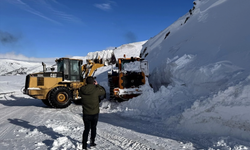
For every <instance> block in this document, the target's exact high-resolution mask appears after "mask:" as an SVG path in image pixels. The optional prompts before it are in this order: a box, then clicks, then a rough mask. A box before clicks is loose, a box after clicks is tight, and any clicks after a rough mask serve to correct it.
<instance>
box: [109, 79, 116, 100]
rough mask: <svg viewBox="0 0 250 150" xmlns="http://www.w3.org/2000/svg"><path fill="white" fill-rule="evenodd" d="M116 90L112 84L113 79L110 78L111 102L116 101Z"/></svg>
mask: <svg viewBox="0 0 250 150" xmlns="http://www.w3.org/2000/svg"><path fill="white" fill-rule="evenodd" d="M114 88H115V85H114V83H113V82H112V78H110V79H109V100H110V101H115V95H114Z"/></svg>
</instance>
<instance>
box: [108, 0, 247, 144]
mask: <svg viewBox="0 0 250 150" xmlns="http://www.w3.org/2000/svg"><path fill="white" fill-rule="evenodd" d="M195 3H196V5H194V9H193V10H192V11H191V12H192V15H191V14H190V13H187V14H186V15H184V16H183V17H181V18H180V19H179V20H177V21H176V22H175V23H173V24H172V25H171V26H169V27H168V28H166V29H165V30H163V31H162V32H160V33H159V34H158V35H156V36H155V37H153V38H151V39H149V40H148V41H147V42H146V43H145V44H144V45H143V47H142V49H141V54H140V55H141V56H142V58H145V59H146V60H148V62H149V69H150V76H149V79H148V80H149V83H150V84H152V85H153V88H154V89H151V88H150V86H149V85H145V86H144V92H143V94H142V95H140V96H138V97H136V98H133V99H132V100H130V101H128V102H124V103H122V104H121V105H119V106H117V107H115V109H112V111H115V112H120V113H121V114H122V115H128V116H131V117H135V118H138V119H147V118H148V120H149V121H150V120H153V122H155V121H157V120H158V121H163V122H165V124H166V128H167V129H169V130H172V131H176V132H180V133H182V134H186V135H194V137H195V136H196V137H199V135H204V136H215V137H216V136H217V137H221V136H229V137H233V138H238V139H241V140H245V141H250V136H249V135H250V130H249V125H250V117H249V115H248V110H249V109H250V105H249V104H250V98H249V97H250V95H249V94H248V93H249V92H248V91H249V88H250V87H249V74H250V67H249V62H250V51H249V49H250V36H249V35H250V30H249V26H250V20H249V19H246V18H248V14H249V13H250V10H249V8H248V6H249V5H250V1H246V0H245V1H241V2H238V1H230V0H206V1H199V0H196V1H195ZM235 7H237V8H240V9H239V10H238V9H237V11H233V10H234V9H235ZM105 107H107V105H105ZM109 107H110V108H112V107H111V106H109ZM152 118H154V119H152ZM218 145H220V144H218Z"/></svg>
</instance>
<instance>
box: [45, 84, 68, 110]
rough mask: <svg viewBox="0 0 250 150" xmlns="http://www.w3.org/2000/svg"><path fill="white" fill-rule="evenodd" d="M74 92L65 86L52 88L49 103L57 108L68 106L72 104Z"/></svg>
mask: <svg viewBox="0 0 250 150" xmlns="http://www.w3.org/2000/svg"><path fill="white" fill-rule="evenodd" d="M71 99H72V92H71V91H70V90H69V89H68V88H67V87H63V86H59V87H56V88H54V89H52V90H51V92H50V95H49V103H50V105H51V106H52V107H55V108H66V107H68V106H69V105H70V104H71Z"/></svg>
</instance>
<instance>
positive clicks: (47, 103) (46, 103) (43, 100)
mask: <svg viewBox="0 0 250 150" xmlns="http://www.w3.org/2000/svg"><path fill="white" fill-rule="evenodd" d="M42 102H43V103H44V104H45V105H46V106H49V107H51V105H50V103H49V101H48V100H47V99H42Z"/></svg>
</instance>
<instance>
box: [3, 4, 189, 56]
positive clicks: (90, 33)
mask: <svg viewBox="0 0 250 150" xmlns="http://www.w3.org/2000/svg"><path fill="white" fill-rule="evenodd" d="M193 1H194V0H155V1H153V0H116V1H115V0H1V1H0V40H1V41H0V54H6V53H14V54H16V55H18V54H22V55H24V56H27V57H38V58H50V57H70V56H86V55H87V53H88V52H94V51H101V50H105V49H109V48H111V47H118V46H121V45H123V44H127V43H133V42H140V41H145V40H148V39H149V38H150V37H153V36H155V35H157V34H158V33H159V32H160V31H162V30H164V29H165V28H167V27H168V26H169V25H171V24H172V23H173V22H174V21H176V20H177V19H178V18H179V17H181V16H183V15H184V14H186V13H187V12H188V11H189V9H191V8H192V7H193Z"/></svg>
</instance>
